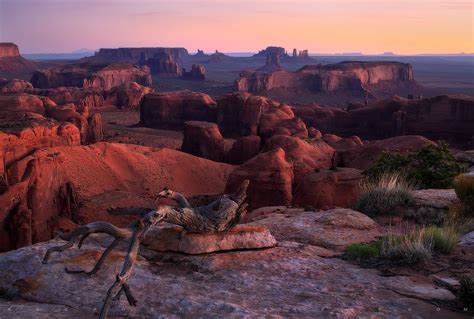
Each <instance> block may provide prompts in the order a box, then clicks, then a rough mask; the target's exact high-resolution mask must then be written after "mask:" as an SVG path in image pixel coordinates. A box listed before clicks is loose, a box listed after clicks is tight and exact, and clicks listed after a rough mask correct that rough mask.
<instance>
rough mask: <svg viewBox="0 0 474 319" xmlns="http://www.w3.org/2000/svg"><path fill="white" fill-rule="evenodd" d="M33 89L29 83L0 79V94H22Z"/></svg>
mask: <svg viewBox="0 0 474 319" xmlns="http://www.w3.org/2000/svg"><path fill="white" fill-rule="evenodd" d="M32 88H33V85H31V83H30V82H28V81H25V80H19V79H12V80H7V79H0V92H1V93H22V92H24V91H27V90H30V89H32Z"/></svg>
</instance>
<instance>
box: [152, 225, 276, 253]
mask: <svg viewBox="0 0 474 319" xmlns="http://www.w3.org/2000/svg"><path fill="white" fill-rule="evenodd" d="M143 244H144V245H145V246H146V247H147V248H148V249H151V250H155V251H172V252H180V253H185V254H193V255H194V254H205V253H212V252H219V251H226V250H244V249H259V248H269V247H273V246H275V245H276V240H275V238H273V236H272V235H271V234H270V232H269V231H268V229H266V228H265V227H255V226H247V225H237V226H236V227H234V228H232V229H230V230H228V231H225V232H218V233H190V232H186V231H184V230H183V228H182V227H181V226H176V225H171V224H164V225H160V226H155V227H154V228H152V229H150V231H149V232H148V233H147V236H146V237H145V239H144V240H143Z"/></svg>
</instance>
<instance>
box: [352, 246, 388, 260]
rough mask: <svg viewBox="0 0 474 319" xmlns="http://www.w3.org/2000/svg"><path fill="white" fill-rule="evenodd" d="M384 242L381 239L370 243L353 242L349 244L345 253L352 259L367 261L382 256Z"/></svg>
mask: <svg viewBox="0 0 474 319" xmlns="http://www.w3.org/2000/svg"><path fill="white" fill-rule="evenodd" d="M381 249H382V243H381V242H380V241H377V242H374V243H370V244H352V245H349V246H347V248H346V250H345V255H346V256H347V258H349V259H350V260H356V261H366V260H370V259H374V258H378V257H379V256H380V252H381Z"/></svg>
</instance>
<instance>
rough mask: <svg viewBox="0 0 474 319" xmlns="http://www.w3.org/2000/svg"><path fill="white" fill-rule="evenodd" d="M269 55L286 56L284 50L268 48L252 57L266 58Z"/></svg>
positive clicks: (273, 47) (274, 47)
mask: <svg viewBox="0 0 474 319" xmlns="http://www.w3.org/2000/svg"><path fill="white" fill-rule="evenodd" d="M270 54H276V55H279V56H286V55H287V53H286V50H285V48H282V47H276V46H270V47H267V48H265V49H263V50H260V51H258V53H256V54H254V55H253V56H254V57H267V56H268V55H270Z"/></svg>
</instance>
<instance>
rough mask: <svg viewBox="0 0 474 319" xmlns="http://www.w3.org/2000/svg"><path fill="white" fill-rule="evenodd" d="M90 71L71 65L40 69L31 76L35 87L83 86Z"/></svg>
mask: <svg viewBox="0 0 474 319" xmlns="http://www.w3.org/2000/svg"><path fill="white" fill-rule="evenodd" d="M88 75H89V72H88V71H87V70H86V69H83V68H79V67H71V68H65V69H40V70H36V71H35V72H34V73H33V76H32V77H31V80H30V82H31V84H33V86H34V87H35V88H39V89H49V88H57V87H61V86H65V87H71V86H74V87H82V86H83V84H84V79H85V78H87V76H88Z"/></svg>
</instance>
